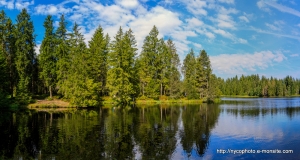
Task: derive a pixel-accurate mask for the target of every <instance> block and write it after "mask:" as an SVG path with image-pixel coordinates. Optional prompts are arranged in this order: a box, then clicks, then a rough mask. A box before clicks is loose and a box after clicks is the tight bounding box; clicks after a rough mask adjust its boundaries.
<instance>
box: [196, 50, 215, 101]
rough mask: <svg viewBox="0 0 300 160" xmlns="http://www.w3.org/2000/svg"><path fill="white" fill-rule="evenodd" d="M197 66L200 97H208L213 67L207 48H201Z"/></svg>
mask: <svg viewBox="0 0 300 160" xmlns="http://www.w3.org/2000/svg"><path fill="white" fill-rule="evenodd" d="M196 68H197V69H196V77H197V86H198V87H199V91H200V98H203V97H206V98H208V94H209V93H208V90H209V80H210V76H211V74H212V69H211V65H210V60H209V57H208V55H207V53H206V52H205V50H201V52H200V56H199V57H198V58H197V64H196Z"/></svg>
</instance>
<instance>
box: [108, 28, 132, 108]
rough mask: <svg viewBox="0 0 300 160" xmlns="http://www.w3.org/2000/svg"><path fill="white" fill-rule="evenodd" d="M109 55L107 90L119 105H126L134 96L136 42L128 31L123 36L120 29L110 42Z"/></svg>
mask: <svg viewBox="0 0 300 160" xmlns="http://www.w3.org/2000/svg"><path fill="white" fill-rule="evenodd" d="M110 50H111V51H110V53H109V65H110V69H109V71H108V79H107V81H108V88H109V91H110V94H111V96H113V97H114V98H115V99H116V100H117V101H119V103H121V104H127V103H128V102H129V101H132V100H133V96H134V95H135V94H136V92H137V90H136V85H137V84H136V80H135V77H134V76H135V71H134V69H135V66H134V64H135V63H134V58H135V56H136V51H137V48H136V41H135V38H134V36H133V33H132V31H131V30H130V29H129V31H127V32H126V33H125V34H124V33H123V31H122V28H121V27H120V29H119V31H118V33H117V35H116V36H115V39H114V40H113V41H112V42H111V49H110Z"/></svg>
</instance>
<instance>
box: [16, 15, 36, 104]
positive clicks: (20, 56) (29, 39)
mask: <svg viewBox="0 0 300 160" xmlns="http://www.w3.org/2000/svg"><path fill="white" fill-rule="evenodd" d="M15 35H16V43H15V44H16V45H15V46H16V69H17V71H18V75H19V82H18V90H17V98H18V100H19V102H20V103H23V104H24V103H28V102H29V101H30V100H31V96H30V91H31V92H32V93H33V92H34V79H33V77H34V71H35V68H34V67H35V63H37V59H36V54H35V51H34V47H35V40H34V39H35V35H34V28H33V23H32V21H31V19H30V15H29V14H28V13H27V10H26V9H23V10H22V12H21V13H20V14H19V15H18V16H17V24H16V32H15Z"/></svg>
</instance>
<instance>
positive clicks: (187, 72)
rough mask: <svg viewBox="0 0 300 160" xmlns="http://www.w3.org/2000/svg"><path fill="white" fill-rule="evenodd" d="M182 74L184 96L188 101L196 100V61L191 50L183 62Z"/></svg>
mask: <svg viewBox="0 0 300 160" xmlns="http://www.w3.org/2000/svg"><path fill="white" fill-rule="evenodd" d="M182 73H183V75H184V82H183V85H184V95H185V96H187V98H188V99H198V98H199V96H197V91H196V87H197V86H196V59H195V54H194V51H193V49H191V51H190V52H189V53H188V54H187V55H186V57H185V59H184V60H183V67H182Z"/></svg>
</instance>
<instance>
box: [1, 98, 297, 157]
mask: <svg viewBox="0 0 300 160" xmlns="http://www.w3.org/2000/svg"><path fill="white" fill-rule="evenodd" d="M299 124H300V98H223V102H222V103H221V104H217V105H216V104H212V105H207V104H201V105H171V106H170V105H154V106H138V107H135V108H131V109H130V108H125V109H120V108H116V107H115V108H102V109H100V108H97V109H77V110H75V109H73V110H55V111H53V110H47V111H45V110H39V111H36V110H22V111H8V110H1V113H0V159H63V160H65V159H300V126H299ZM221 149H222V150H225V151H226V152H228V149H231V150H244V149H247V150H253V151H257V150H276V151H279V150H280V151H282V150H292V151H293V153H290V154H283V153H281V154H275V153H245V154H238V153H236V154H233V153H224V154H222V153H220V150H221ZM218 150H219V153H218ZM222 152H224V151H222Z"/></svg>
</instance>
